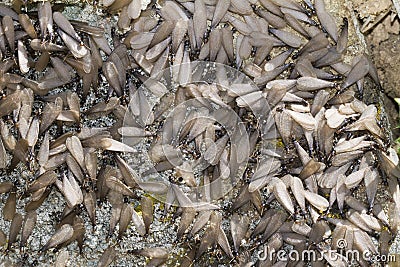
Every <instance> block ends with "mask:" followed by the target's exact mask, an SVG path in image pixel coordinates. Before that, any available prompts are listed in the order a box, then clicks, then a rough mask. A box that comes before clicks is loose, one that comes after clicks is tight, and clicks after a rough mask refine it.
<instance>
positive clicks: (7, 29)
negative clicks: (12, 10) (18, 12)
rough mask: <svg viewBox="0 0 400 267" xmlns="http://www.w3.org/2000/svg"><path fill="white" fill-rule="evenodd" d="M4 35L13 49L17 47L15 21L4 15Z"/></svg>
mask: <svg viewBox="0 0 400 267" xmlns="http://www.w3.org/2000/svg"><path fill="white" fill-rule="evenodd" d="M2 24H3V31H4V35H5V36H6V39H7V43H8V46H9V47H10V49H11V51H14V49H15V30H14V22H13V20H12V18H11V17H10V16H4V17H3V20H2Z"/></svg>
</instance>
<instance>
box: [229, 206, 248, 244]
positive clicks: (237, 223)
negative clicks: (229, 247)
mask: <svg viewBox="0 0 400 267" xmlns="http://www.w3.org/2000/svg"><path fill="white" fill-rule="evenodd" d="M248 225H249V219H248V217H247V216H246V215H243V216H242V217H240V216H239V215H238V214H237V213H235V214H234V215H233V216H232V219H231V233H232V239H233V244H234V247H235V251H239V247H240V245H241V243H242V240H243V239H244V238H245V236H246V232H247V230H248V229H247V228H248Z"/></svg>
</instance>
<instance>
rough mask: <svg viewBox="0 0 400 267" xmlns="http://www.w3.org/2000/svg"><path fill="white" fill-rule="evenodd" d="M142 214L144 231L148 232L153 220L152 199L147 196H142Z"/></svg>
mask: <svg viewBox="0 0 400 267" xmlns="http://www.w3.org/2000/svg"><path fill="white" fill-rule="evenodd" d="M140 203H141V206H142V216H143V222H144V225H145V227H146V233H149V229H150V225H151V223H152V222H153V201H152V200H151V198H149V197H142V199H141V202H140Z"/></svg>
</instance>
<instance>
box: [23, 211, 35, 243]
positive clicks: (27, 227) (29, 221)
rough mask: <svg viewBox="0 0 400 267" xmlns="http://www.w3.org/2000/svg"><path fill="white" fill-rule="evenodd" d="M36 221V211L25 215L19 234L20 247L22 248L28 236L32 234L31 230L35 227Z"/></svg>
mask: <svg viewBox="0 0 400 267" xmlns="http://www.w3.org/2000/svg"><path fill="white" fill-rule="evenodd" d="M36 220H37V213H36V211H30V212H28V213H27V214H26V215H25V219H24V223H23V226H22V232H21V241H20V247H24V246H25V245H26V242H27V240H28V238H29V236H30V235H31V234H32V231H33V228H34V227H35V224H36Z"/></svg>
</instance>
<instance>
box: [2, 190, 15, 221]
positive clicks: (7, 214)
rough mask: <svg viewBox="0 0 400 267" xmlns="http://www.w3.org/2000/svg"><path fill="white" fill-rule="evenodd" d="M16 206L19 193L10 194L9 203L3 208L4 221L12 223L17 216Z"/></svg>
mask: <svg viewBox="0 0 400 267" xmlns="http://www.w3.org/2000/svg"><path fill="white" fill-rule="evenodd" d="M16 206H17V193H16V192H10V194H9V195H8V198H7V201H6V203H5V204H4V207H3V218H4V220H7V221H11V220H12V219H13V218H14V216H15V214H16Z"/></svg>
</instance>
